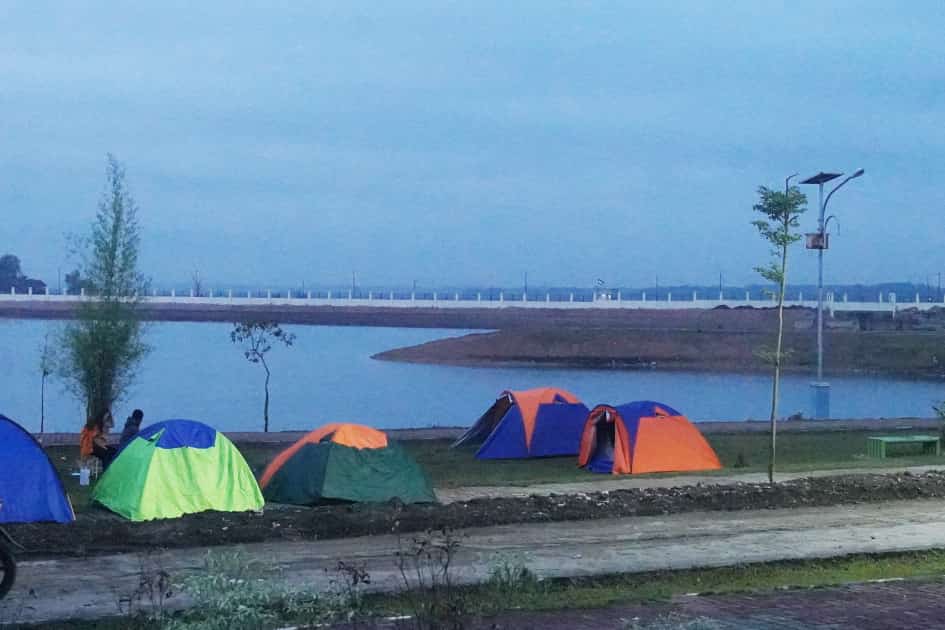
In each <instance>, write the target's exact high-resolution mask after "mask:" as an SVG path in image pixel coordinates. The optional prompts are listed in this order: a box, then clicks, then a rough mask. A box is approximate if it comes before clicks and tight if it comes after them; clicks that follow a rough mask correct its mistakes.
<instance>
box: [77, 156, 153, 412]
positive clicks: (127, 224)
mask: <svg viewBox="0 0 945 630" xmlns="http://www.w3.org/2000/svg"><path fill="white" fill-rule="evenodd" d="M138 229H139V228H138V220H137V206H136V205H135V202H134V200H133V199H132V198H131V195H130V193H129V192H128V190H127V187H126V185H125V171H124V168H123V167H122V166H121V164H120V163H119V162H118V161H117V160H116V159H115V158H114V157H113V156H112V155H108V165H107V169H106V187H105V192H104V193H103V195H102V199H101V201H100V202H99V208H98V213H97V215H96V218H95V221H94V223H93V225H92V231H91V236H90V238H88V239H86V240H80V241H79V248H80V252H79V253H80V255H81V257H82V260H83V263H82V269H81V275H82V276H84V277H85V279H84V283H85V285H84V286H86V287H88V293H89V294H90V296H91V297H90V299H89V300H86V301H83V302H82V303H81V304H80V306H79V308H78V310H77V319H76V321H74V322H72V323H70V324H69V325H68V326H67V327H66V329H65V331H64V333H63V339H62V344H61V345H62V347H63V350H64V353H63V357H62V360H61V362H60V365H59V368H60V370H59V371H60V375H61V376H62V377H63V379H64V380H65V382H66V383H67V386H69V387H70V389H71V390H72V391H73V393H74V394H75V395H76V396H77V397H79V398H81V399H83V400H85V403H86V411H87V413H88V414H89V415H93V416H94V415H98V414H99V413H101V412H102V411H104V410H105V409H108V408H110V407H111V406H112V405H113V404H114V403H115V401H116V400H118V399H119V398H120V397H121V396H122V395H123V393H124V392H125V391H126V390H127V388H128V386H129V385H130V384H131V383H132V382H133V381H134V377H135V373H136V370H137V367H138V365H139V364H140V362H141V360H142V359H143V358H144V357H145V355H146V354H147V353H148V350H149V348H148V346H147V345H146V344H145V343H144V341H143V339H142V326H141V322H140V320H139V317H138V306H139V300H140V296H142V295H144V294H145V292H146V291H147V282H146V281H145V279H144V277H143V276H142V275H141V274H140V273H139V272H138V245H139V240H140V237H139V232H138ZM67 283H68V277H67Z"/></svg>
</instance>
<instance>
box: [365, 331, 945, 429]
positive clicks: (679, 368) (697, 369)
mask: <svg viewBox="0 0 945 630" xmlns="http://www.w3.org/2000/svg"><path fill="white" fill-rule="evenodd" d="M403 349H405V348H396V349H394V350H386V351H384V352H379V353H377V354H375V355H373V356H371V358H372V359H374V360H375V361H385V362H388V363H409V364H415V365H442V366H446V367H466V368H478V369H490V368H512V369H514V368H528V369H534V370H542V369H549V370H553V369H570V370H586V371H589V372H609V371H613V370H622V371H627V372H665V373H673V372H676V373H684V372H685V373H692V374H737V375H746V376H758V375H770V374H771V369H770V368H767V367H757V368H756V367H745V366H719V365H706V364H704V363H691V364H689V363H675V364H673V365H658V364H655V362H652V363H637V364H630V363H620V362H615V361H613V360H608V359H593V358H589V359H574V360H553V361H537V360H534V359H527V360H526V359H519V360H514V359H497V360H488V359H435V358H422V357H405V358H399V357H398V358H395V357H394V356H385V355H387V354H388V353H395V352H397V351H399V350H403ZM809 373H810V370H809V368H806V367H804V368H802V367H797V366H783V367H782V368H781V374H782V375H785V374H789V375H792V376H794V375H804V374H809ZM824 375H826V376H830V377H838V376H839V377H862V378H869V377H879V378H895V379H902V380H905V381H925V382H943V381H945V373H941V374H929V373H926V372H919V371H917V372H895V373H890V372H884V371H882V370H859V369H839V368H826V367H825V368H824ZM943 397H945V394H943ZM708 422H724V421H716V420H709V421H708Z"/></svg>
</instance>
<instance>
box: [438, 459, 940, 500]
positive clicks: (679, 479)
mask: <svg viewBox="0 0 945 630" xmlns="http://www.w3.org/2000/svg"><path fill="white" fill-rule="evenodd" d="M943 468H945V467H943V466H899V467H895V466H891V467H889V468H847V469H836V470H808V471H801V472H794V473H778V474H777V475H775V481H778V482H782V481H793V480H796V479H807V478H810V477H814V478H822V477H840V476H846V475H884V474H902V473H909V474H913V475H919V474H922V473H926V472H931V471H938V470H942V469H943ZM767 481H768V474H767V473H763V472H753V473H740V474H731V475H678V474H670V475H665V476H661V477H634V476H632V475H628V476H622V477H606V476H602V477H601V478H600V479H595V480H594V481H575V482H572V483H542V484H533V485H529V486H464V487H462V488H437V489H436V496H437V498H438V499H439V500H440V503H455V502H457V501H472V500H474V499H496V498H504V499H509V498H525V497H530V496H534V495H537V496H544V497H547V496H552V495H555V494H588V493H592V492H611V491H614V490H631V489H647V488H683V487H686V486H696V485H700V484H702V485H718V486H733V485H735V484H740V483H767Z"/></svg>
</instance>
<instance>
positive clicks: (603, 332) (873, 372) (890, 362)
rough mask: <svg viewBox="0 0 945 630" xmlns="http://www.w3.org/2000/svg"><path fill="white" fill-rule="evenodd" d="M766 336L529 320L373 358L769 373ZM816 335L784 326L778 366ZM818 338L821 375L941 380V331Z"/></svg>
mask: <svg viewBox="0 0 945 630" xmlns="http://www.w3.org/2000/svg"><path fill="white" fill-rule="evenodd" d="M723 321H724V320H723ZM729 323H731V322H729ZM757 323H758V324H762V323H763V320H762V321H759V322H757ZM773 337H774V335H773V334H772V333H771V332H770V330H762V329H756V330H732V329H724V328H723V329H719V328H717V327H711V328H709V327H706V329H695V330H693V329H683V330H678V329H672V330H670V329H666V328H662V329H649V330H646V329H637V328H605V327H570V326H569V327H547V326H546V327H538V326H535V327H529V328H515V329H500V330H497V331H493V332H477V333H470V334H466V335H462V336H458V337H449V338H444V339H437V340H434V341H430V342H427V343H422V344H418V345H413V346H406V347H402V348H395V349H393V350H387V351H384V352H380V353H378V354H375V355H374V356H373V357H372V358H373V359H375V360H379V361H395V362H404V363H420V364H431V365H453V366H463V367H488V368H494V367H528V368H532V369H535V368H537V369H541V368H572V369H589V370H628V371H645V370H659V371H662V372H696V373H736V374H737V373H741V374H770V373H771V370H772V368H771V365H770V364H769V363H768V361H767V360H765V358H764V357H763V356H762V352H761V351H762V350H764V349H765V348H768V347H770V346H771V342H772V339H773ZM815 339H816V338H815V336H814V335H813V334H812V333H811V332H809V331H807V330H799V329H797V328H796V327H791V328H789V329H788V330H787V331H786V332H785V334H784V345H785V348H786V349H787V352H788V354H787V357H786V359H785V362H784V365H783V366H782V370H783V372H785V373H787V374H811V373H813V372H814V370H815V366H816V365H817V349H816V343H815ZM825 339H826V342H827V343H826V346H827V350H826V353H825V356H826V357H827V361H826V363H827V365H826V373H827V374H830V375H835V376H861V377H886V378H902V379H907V380H925V381H941V380H943V379H945V334H940V333H937V332H928V331H921V330H919V331H916V330H908V331H906V330H904V331H895V332H894V331H870V332H864V331H860V332H833V333H831V334H828V335H826V336H825Z"/></svg>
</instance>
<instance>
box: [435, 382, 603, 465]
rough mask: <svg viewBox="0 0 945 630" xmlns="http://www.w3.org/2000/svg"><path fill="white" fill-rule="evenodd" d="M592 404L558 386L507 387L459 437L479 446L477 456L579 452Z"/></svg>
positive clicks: (459, 443) (460, 442) (458, 443)
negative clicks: (585, 421)
mask: <svg viewBox="0 0 945 630" xmlns="http://www.w3.org/2000/svg"><path fill="white" fill-rule="evenodd" d="M586 418H587V407H586V406H584V404H583V403H581V401H580V400H578V398H577V396H575V395H574V394H572V393H570V392H567V391H565V390H563V389H558V388H557V387H540V388H537V389H528V390H524V391H511V390H506V391H504V392H502V394H501V395H500V396H499V397H498V398H497V399H496V401H495V402H494V403H493V404H492V406H491V407H489V409H487V410H486V412H485V413H484V414H482V416H481V417H480V418H479V420H477V421H476V423H475V424H473V425H472V426H471V427H470V428H469V429H468V430H467V431H466V432H465V433H464V434H463V435H461V436H460V437H459V439H457V440H456V441H455V442H454V443H453V447H454V448H455V447H459V446H473V445H474V446H478V447H479V449H478V451H476V458H477V459H518V458H524V457H552V456H556V455H574V454H576V453H577V452H578V445H579V444H580V441H581V430H582V429H583V428H584V420H585V419H586Z"/></svg>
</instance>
